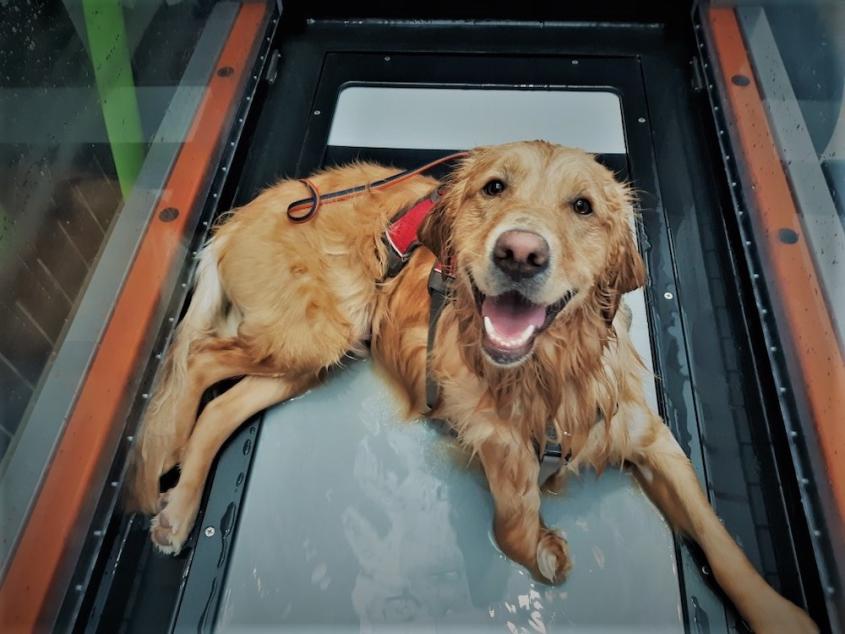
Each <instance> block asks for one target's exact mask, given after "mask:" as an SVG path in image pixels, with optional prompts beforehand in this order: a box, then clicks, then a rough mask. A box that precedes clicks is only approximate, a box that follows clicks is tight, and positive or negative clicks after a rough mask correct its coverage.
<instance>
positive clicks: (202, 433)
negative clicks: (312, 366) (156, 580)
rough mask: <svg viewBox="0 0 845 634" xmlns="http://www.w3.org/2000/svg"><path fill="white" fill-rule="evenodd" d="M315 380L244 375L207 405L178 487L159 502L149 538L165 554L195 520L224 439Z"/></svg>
mask: <svg viewBox="0 0 845 634" xmlns="http://www.w3.org/2000/svg"><path fill="white" fill-rule="evenodd" d="M316 382H317V376H316V375H310V376H306V377H302V376H300V377H298V378H295V379H288V378H273V377H259V376H247V377H244V378H243V379H241V380H240V381H239V382H238V383H237V384H235V385H234V386H233V387H232V388H231V389H230V390H228V391H226V392H224V393H223V394H222V395H220V396H218V397H217V398H215V399H214V400H213V401H211V402H210V403H209V404H208V405H206V407H205V409H204V410H203V412H202V414H201V415H200V417H199V420H197V424H196V426H195V428H194V432H193V434H191V437H190V439H189V440H188V443H187V445H186V447H185V452H184V459H183V461H182V469H181V473H180V476H179V482H178V484H177V485H176V486H175V487H174V488H172V489H171V490H170V491H168V492H166V493H163V494H162V495H161V498H160V506H161V508H160V510H159V513H158V515H156V516H155V517H154V518H153V520H152V524H151V528H150V537H151V538H152V541H153V543H154V544H155V546H156V547H157V548H158V549H159V550H160V551H161V552H163V553H167V554H176V553H178V552H179V551H180V550H181V549H182V546H183V545H184V544H185V540H186V539H187V538H188V535H189V534H190V532H191V528H192V527H193V525H194V520H195V519H196V515H197V509H198V508H199V503H200V499H201V497H202V492H203V488H204V487H205V481H206V478H207V476H208V472H209V469H210V468H211V463H212V461H213V460H214V457H215V456H216V455H217V452H218V451H219V450H220V447H221V446H222V445H223V443H224V442H225V441H226V439H227V438H228V437H229V436H230V435H231V434H232V433H233V432H234V431H235V430H236V429H237V428H238V426H240V425H241V424H242V423H243V422H244V421H245V420H247V419H248V418H249V417H250V416H252V415H254V414H256V413H258V412H260V411H261V410H263V409H265V408H267V407H270V406H271V405H274V404H276V403H279V402H281V401H285V400H287V399H289V398H292V397H294V396H297V395H298V394H301V393H302V392H304V391H305V390H307V389H308V388H309V387H311V386H312V385H314V384H315V383H316Z"/></svg>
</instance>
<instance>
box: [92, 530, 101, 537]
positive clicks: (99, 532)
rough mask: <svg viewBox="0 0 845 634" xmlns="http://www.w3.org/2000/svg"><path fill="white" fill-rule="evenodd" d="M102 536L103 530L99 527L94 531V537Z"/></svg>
mask: <svg viewBox="0 0 845 634" xmlns="http://www.w3.org/2000/svg"><path fill="white" fill-rule="evenodd" d="M102 536H103V531H101V530H99V529H97V530H95V531H94V537H102Z"/></svg>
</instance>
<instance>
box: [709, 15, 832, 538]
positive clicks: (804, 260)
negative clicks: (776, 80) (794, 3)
mask: <svg viewBox="0 0 845 634" xmlns="http://www.w3.org/2000/svg"><path fill="white" fill-rule="evenodd" d="M708 21H709V24H710V27H711V32H712V35H713V42H714V44H715V49H716V53H717V55H718V59H719V63H720V65H721V74H722V79H723V82H724V85H725V87H726V88H725V89H726V91H727V96H728V101H729V103H730V107H731V110H732V115H733V119H734V121H735V126H736V132H737V134H738V138H739V141H740V145H741V148H742V154H743V158H742V162H743V164H744V165H745V167H746V169H747V174H748V177H749V178H750V179H751V185H752V187H751V188H747V191H750V192H751V194H752V196H753V198H754V203H755V208H756V211H757V213H756V214H755V215H754V216H753V221H754V222H755V225H756V226H755V228H756V229H757V230H758V231H757V236H758V238H759V239H761V240H762V247H763V250H764V252H765V255H766V258H765V261H766V263H767V265H768V267H769V269H768V271H767V272H768V274H769V275H768V277H769V279H771V280H773V281H774V284H775V287H776V292H777V295H776V297H777V300H778V301H779V302H780V305H781V308H782V312H783V317H784V321H783V323H782V324H781V326H782V327H785V328H786V329H787V330H788V333H789V341H784V342H783V344H784V345H791V346H792V352H793V355H792V356H793V357H794V359H795V360H796V363H797V366H798V367H797V368H796V369H797V370H798V371H799V373H800V376H798V377H796V378H798V379H799V380H800V381H801V385H800V387H801V388H802V389H803V390H804V392H805V394H806V398H807V402H808V404H809V408H810V413H811V415H812V417H813V422H814V425H815V429H816V432H817V435H818V440H819V445H820V449H821V452H822V455H823V457H824V461H825V466H826V468H827V474H828V478H829V484H830V489H831V491H832V493H833V497H834V501H835V504H836V507H837V509H838V513H839V519H840V521H841V522H845V425H843V424H842V422H843V418H842V417H843V416H845V360H843V356H842V351H841V349H840V347H839V343H838V340H837V337H836V332H835V330H834V326H833V322H832V320H831V315H830V312H829V310H828V306H827V303H826V302H825V299H824V295H823V293H822V288H821V286H820V283H819V280H818V277H817V275H816V269H815V265H814V264H813V257H812V253H811V252H810V250H809V247H808V245H807V242H806V239H805V233H804V231H803V227H802V226H801V218H800V215H799V213H798V209H797V207H796V205H795V201H794V199H793V196H792V191H791V189H790V187H789V181H788V179H787V176H786V174H785V173H784V170H783V166H782V164H781V159H780V155H779V154H778V150H777V145H776V144H775V141H774V136H773V134H772V131H771V129H770V127H769V121H768V118H767V116H766V110H765V108H764V105H763V100H762V98H761V95H760V90H759V88H758V86H757V82H756V81H755V79H754V69H753V67H752V66H751V62H750V60H749V57H748V52H747V51H746V48H745V43H744V41H743V37H742V32H741V31H740V28H739V23H738V21H737V18H736V14H735V13H734V11H733V9H727V8H719V9H715V8H714V9H710V10H709V12H708ZM734 75H743V76H745V77H747V78H749V79H750V83H748V84H747V85H739V84H735V83H734V82H732V81H731V78H732V77H733V76H734ZM781 229H790V230H792V231H794V232H795V233H796V235H798V236H799V240H798V241H797V242H795V243H794V244H785V243H783V242H781V241H780V238H779V231H780V230H781Z"/></svg>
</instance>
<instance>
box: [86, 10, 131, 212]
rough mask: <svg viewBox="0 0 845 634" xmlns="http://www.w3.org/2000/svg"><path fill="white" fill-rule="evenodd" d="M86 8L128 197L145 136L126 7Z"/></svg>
mask: <svg viewBox="0 0 845 634" xmlns="http://www.w3.org/2000/svg"><path fill="white" fill-rule="evenodd" d="M82 8H83V11H84V14H85V28H86V30H87V32H88V50H89V53H90V55H91V63H92V65H93V67H94V76H95V77H96V80H97V90H98V91H99V93H100V104H101V106H102V109H103V119H104V120H105V123H106V133H107V134H108V137H109V143H110V145H111V151H112V157H113V158H114V165H115V168H116V169H117V178H118V180H119V181H120V189H121V191H122V192H123V197H124V198H126V197H127V196H128V195H129V193H130V192H131V191H132V186H133V185H134V184H135V180H136V179H137V178H138V172H140V170H141V165H142V163H143V162H144V137H143V132H142V131H141V116H140V114H139V112H138V100H137V98H136V96H135V81H134V78H133V76H132V66H131V64H130V58H129V47H128V43H127V38H126V27H125V25H124V21H123V8H122V7H121V6H120V1H119V0H83V2H82Z"/></svg>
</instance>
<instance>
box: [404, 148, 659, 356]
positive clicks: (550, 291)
mask: <svg viewBox="0 0 845 634" xmlns="http://www.w3.org/2000/svg"><path fill="white" fill-rule="evenodd" d="M632 213H633V211H632V206H631V197H630V193H629V190H628V188H627V187H626V186H625V185H623V184H621V183H619V182H618V181H616V180H615V179H614V178H613V174H612V173H611V172H610V171H609V170H608V169H607V168H605V167H604V166H602V165H600V164H599V163H598V162H596V160H595V159H594V158H593V157H592V156H591V155H589V154H587V153H585V152H583V151H581V150H577V149H572V148H566V147H562V146H556V145H552V144H549V143H545V142H542V141H533V142H522V143H512V144H508V145H501V146H494V147H484V148H478V149H476V150H473V151H472V152H470V153H469V155H468V156H467V158H465V159H464V160H463V161H462V162H461V163H460V164H459V165H458V166H457V167H456V168H455V170H454V171H453V173H452V175H451V177H450V178H449V180H448V182H447V184H446V186H445V188H444V191H443V194H442V198H441V200H440V203H439V204H438V205H437V206H436V208H435V209H434V210H432V212H431V214H430V215H429V216H428V218H427V219H426V221H425V223H424V224H423V226H422V227H421V229H420V234H419V238H420V240H421V242H422V243H423V244H424V245H426V246H427V247H428V248H429V249H431V250H432V251H433V252H434V253H435V254H436V255H438V256H440V257H441V258H442V257H450V258H452V260H453V263H454V265H455V268H456V272H457V288H456V293H457V294H458V301H462V300H463V301H465V302H472V303H474V306H475V310H476V316H477V319H478V323H479V325H480V326H481V328H482V330H483V335H482V337H481V346H482V349H483V351H484V356H485V358H486V359H487V360H488V361H489V362H491V363H493V364H495V365H497V366H515V365H518V364H520V363H521V362H523V361H524V360H525V359H527V358H528V357H529V356H530V355H531V353H532V351H533V350H534V347H535V345H536V342H537V340H538V339H539V338H541V337H544V336H546V335H545V333H547V332H549V333H552V332H554V331H555V328H556V326H557V325H558V322H559V321H560V320H559V319H558V316H559V315H561V314H564V313H566V311H576V310H579V308H580V309H583V310H587V311H593V314H595V315H596V316H601V317H603V318H604V319H605V320H607V321H608V322H609V321H610V320H612V318H613V314H614V313H615V312H616V308H617V307H618V304H619V298H620V296H621V294H622V293H625V292H628V291H631V290H633V289H635V288H638V287H639V286H642V284H643V283H644V278H645V272H644V268H643V262H642V259H641V257H640V255H639V252H638V251H637V248H636V245H635V243H634V239H633V234H632V231H631V225H630V223H631V218H632Z"/></svg>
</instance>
